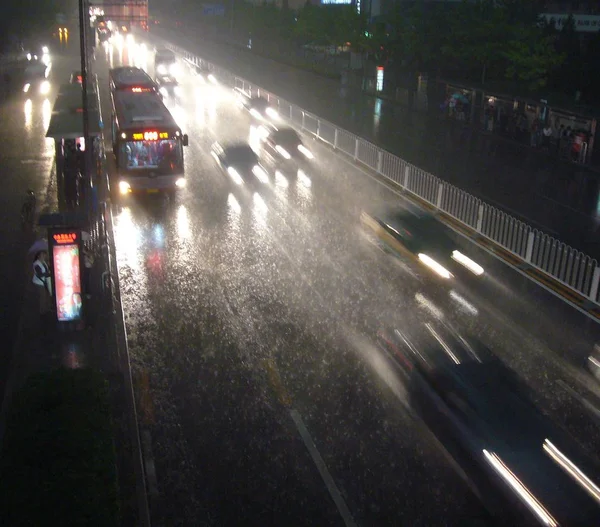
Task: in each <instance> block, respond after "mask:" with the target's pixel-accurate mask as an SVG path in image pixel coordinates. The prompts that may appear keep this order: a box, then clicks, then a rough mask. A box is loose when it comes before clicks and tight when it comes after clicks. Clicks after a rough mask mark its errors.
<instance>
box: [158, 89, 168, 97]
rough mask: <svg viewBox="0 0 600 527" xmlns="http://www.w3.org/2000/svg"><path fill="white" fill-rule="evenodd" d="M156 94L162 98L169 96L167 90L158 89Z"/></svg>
mask: <svg viewBox="0 0 600 527" xmlns="http://www.w3.org/2000/svg"><path fill="white" fill-rule="evenodd" d="M158 92H159V93H160V94H161V95H162V96H163V97H168V96H169V91H168V90H167V88H160V90H158Z"/></svg>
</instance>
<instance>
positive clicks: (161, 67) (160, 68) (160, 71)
mask: <svg viewBox="0 0 600 527" xmlns="http://www.w3.org/2000/svg"><path fill="white" fill-rule="evenodd" d="M156 73H158V74H159V75H166V74H167V67H166V66H165V65H164V64H159V65H158V66H157V67H156Z"/></svg>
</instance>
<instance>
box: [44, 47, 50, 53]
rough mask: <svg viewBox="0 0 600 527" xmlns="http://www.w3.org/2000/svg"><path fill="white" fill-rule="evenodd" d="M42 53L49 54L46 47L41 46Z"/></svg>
mask: <svg viewBox="0 0 600 527" xmlns="http://www.w3.org/2000/svg"><path fill="white" fill-rule="evenodd" d="M42 53H50V50H49V49H48V46H42Z"/></svg>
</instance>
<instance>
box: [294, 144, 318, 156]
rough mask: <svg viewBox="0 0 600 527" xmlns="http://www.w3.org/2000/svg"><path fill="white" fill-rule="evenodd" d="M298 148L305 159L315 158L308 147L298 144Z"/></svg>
mask: <svg viewBox="0 0 600 527" xmlns="http://www.w3.org/2000/svg"><path fill="white" fill-rule="evenodd" d="M298 150H300V152H302V153H303V154H304V155H305V157H306V158H307V159H314V158H315V156H313V154H312V152H311V151H310V150H309V149H308V148H306V147H305V146H304V145H298Z"/></svg>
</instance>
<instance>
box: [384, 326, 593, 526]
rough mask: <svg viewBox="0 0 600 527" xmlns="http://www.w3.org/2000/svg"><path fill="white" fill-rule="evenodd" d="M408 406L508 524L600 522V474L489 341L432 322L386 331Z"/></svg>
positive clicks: (386, 341)
mask: <svg viewBox="0 0 600 527" xmlns="http://www.w3.org/2000/svg"><path fill="white" fill-rule="evenodd" d="M379 340H380V343H381V346H382V347H383V348H384V349H385V350H386V352H388V354H389V355H390V356H391V357H392V358H393V359H394V360H395V362H396V364H397V365H398V367H399V369H400V370H401V371H402V372H404V373H405V375H406V377H407V391H408V397H409V402H410V405H411V407H412V408H413V410H414V411H415V413H417V414H418V415H419V416H420V417H421V418H422V419H423V421H424V422H425V423H426V424H427V425H428V426H429V428H430V429H431V430H432V432H433V433H434V434H435V435H436V437H437V438H438V439H439V441H440V442H441V443H442V444H443V445H444V447H445V449H446V450H447V451H448V452H449V453H450V454H451V456H452V457H453V458H454V459H455V461H456V462H457V464H458V465H460V467H461V469H462V470H463V472H464V474H466V475H467V477H468V478H469V480H470V481H471V483H473V484H474V486H475V487H476V489H477V491H478V492H479V495H480V497H481V499H482V501H483V502H484V503H485V504H486V505H487V506H488V507H489V509H490V511H491V512H492V513H493V514H494V515H495V516H497V517H499V518H502V520H503V523H502V524H503V525H523V526H531V525H554V526H556V525H600V489H599V488H598V484H600V480H599V479H598V478H599V476H600V472H599V470H598V466H597V464H596V462H595V461H594V460H592V459H591V458H590V457H589V456H588V455H587V454H586V453H585V452H584V451H583V450H582V448H581V447H580V446H579V445H578V444H577V443H576V442H575V440H573V439H572V438H571V437H570V436H569V435H568V434H567V433H566V432H565V431H563V430H562V429H561V428H560V427H559V426H557V425H556V424H555V423H554V422H552V421H551V420H550V419H549V418H548V417H546V416H545V415H544V414H543V413H542V412H541V411H540V410H539V409H538V408H537V407H536V406H535V404H534V403H533V401H532V397H531V395H530V392H529V389H528V388H527V386H526V385H525V384H524V383H523V381H521V379H520V378H519V377H518V376H517V375H516V374H515V373H514V372H513V371H512V370H510V369H509V368H508V367H507V366H505V365H504V364H503V363H502V362H501V361H500V360H499V359H498V358H497V357H495V356H494V354H493V353H492V352H491V351H490V350H489V349H487V348H486V347H485V346H484V345H482V344H481V343H478V342H477V341H471V340H469V339H466V338H464V337H463V336H461V335H460V334H458V333H456V332H455V331H454V330H452V329H451V328H449V327H447V326H445V325H443V324H441V323H438V322H435V323H434V322H431V323H425V324H423V325H412V326H411V327H410V329H407V328H403V329H402V330H392V331H382V332H380V334H379Z"/></svg>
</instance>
